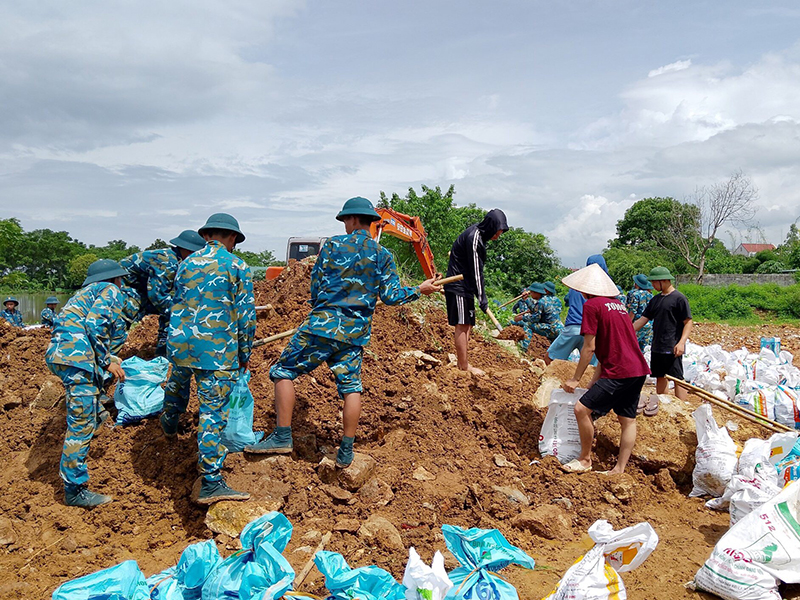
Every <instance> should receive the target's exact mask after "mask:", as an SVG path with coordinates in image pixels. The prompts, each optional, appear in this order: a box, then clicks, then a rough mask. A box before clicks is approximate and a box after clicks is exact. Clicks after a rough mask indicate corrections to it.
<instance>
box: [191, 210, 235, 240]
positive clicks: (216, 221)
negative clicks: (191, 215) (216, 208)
mask: <svg viewBox="0 0 800 600" xmlns="http://www.w3.org/2000/svg"><path fill="white" fill-rule="evenodd" d="M207 229H222V230H224V231H233V232H234V233H236V243H237V244H241V243H242V242H243V241H244V240H245V237H244V234H243V233H242V230H241V229H239V221H237V220H236V219H235V218H234V217H232V216H231V215H229V214H228V213H215V214H213V215H211V216H210V217H208V221H206V224H205V225H203V226H202V227H201V228H200V229H198V230H197V232H198V233H200V234H202V233H203V232H204V231H205V230H207Z"/></svg>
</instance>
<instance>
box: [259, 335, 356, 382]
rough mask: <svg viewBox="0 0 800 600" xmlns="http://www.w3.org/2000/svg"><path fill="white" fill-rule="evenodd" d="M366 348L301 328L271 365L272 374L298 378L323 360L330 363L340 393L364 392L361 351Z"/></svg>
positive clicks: (275, 379)
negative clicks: (307, 331) (314, 333)
mask: <svg viewBox="0 0 800 600" xmlns="http://www.w3.org/2000/svg"><path fill="white" fill-rule="evenodd" d="M362 352H363V348H362V347H361V346H354V345H353V344H347V343H345V342H339V341H337V340H332V339H330V338H326V337H321V336H318V335H313V334H310V333H306V332H305V331H299V332H297V333H295V334H294V335H293V336H292V339H291V340H290V341H289V343H288V344H287V345H286V348H284V349H283V352H281V357H280V358H279V359H278V362H276V363H275V364H274V365H272V368H271V369H270V370H269V378H270V379H271V380H272V381H277V380H279V379H291V380H295V379H297V378H298V377H300V375H305V374H307V373H310V372H311V371H313V370H314V369H316V368H317V367H318V366H320V365H321V364H322V363H328V367H329V368H330V370H331V371H332V372H333V376H334V378H335V379H336V389H337V390H338V391H339V395H340V396H342V397H344V395H345V394H353V393H356V392H361V391H362V390H363V389H364V388H363V387H362V385H361V354H362Z"/></svg>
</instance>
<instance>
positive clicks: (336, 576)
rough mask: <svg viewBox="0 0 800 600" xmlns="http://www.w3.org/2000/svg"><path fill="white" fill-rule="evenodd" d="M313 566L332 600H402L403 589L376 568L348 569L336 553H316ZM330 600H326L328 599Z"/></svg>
mask: <svg viewBox="0 0 800 600" xmlns="http://www.w3.org/2000/svg"><path fill="white" fill-rule="evenodd" d="M314 564H316V565H317V569H319V572H320V573H322V574H323V575H324V576H325V587H326V588H328V591H329V592H330V593H331V596H330V598H333V599H335V600H351V599H353V598H358V600H403V599H404V598H405V592H406V588H404V587H403V586H402V585H400V584H399V583H397V581H395V579H394V577H392V576H391V574H390V573H388V572H387V571H384V570H383V569H381V568H379V567H376V566H369V567H358V568H357V569H353V568H351V567H350V566H349V565H348V564H347V561H346V560H345V559H344V556H342V555H341V554H339V553H338V552H327V551H324V550H323V551H321V552H317V554H316V555H315V556H314ZM329 600H330V599H329Z"/></svg>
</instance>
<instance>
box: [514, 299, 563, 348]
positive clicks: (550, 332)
mask: <svg viewBox="0 0 800 600" xmlns="http://www.w3.org/2000/svg"><path fill="white" fill-rule="evenodd" d="M554 300H555V302H554ZM534 302H536V309H535V310H534V311H533V312H531V313H530V314H527V315H525V316H524V317H523V318H522V320H523V323H524V328H525V331H526V333H527V334H528V335H527V337H526V338H525V339H524V340H523V341H522V342H520V346H521V347H522V350H523V352H527V351H528V346H529V345H530V343H531V338H532V337H533V335H532V334H534V333H535V334H537V335H542V336H544V337H546V338H547V339H548V340H550V341H553V340H554V339H556V338H557V337H558V334H559V333H561V330H562V329H564V324H563V323H562V322H561V309H560V306H559V305H560V302H558V298H555V297H554V296H542V297H541V299H539V300H538V301H536V300H534Z"/></svg>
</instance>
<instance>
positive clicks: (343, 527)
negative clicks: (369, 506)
mask: <svg viewBox="0 0 800 600" xmlns="http://www.w3.org/2000/svg"><path fill="white" fill-rule="evenodd" d="M360 527H361V523H360V522H359V521H358V519H339V520H338V521H336V523H335V524H334V526H333V530H334V531H340V532H347V533H357V532H358V529H359V528H360Z"/></svg>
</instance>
